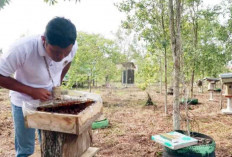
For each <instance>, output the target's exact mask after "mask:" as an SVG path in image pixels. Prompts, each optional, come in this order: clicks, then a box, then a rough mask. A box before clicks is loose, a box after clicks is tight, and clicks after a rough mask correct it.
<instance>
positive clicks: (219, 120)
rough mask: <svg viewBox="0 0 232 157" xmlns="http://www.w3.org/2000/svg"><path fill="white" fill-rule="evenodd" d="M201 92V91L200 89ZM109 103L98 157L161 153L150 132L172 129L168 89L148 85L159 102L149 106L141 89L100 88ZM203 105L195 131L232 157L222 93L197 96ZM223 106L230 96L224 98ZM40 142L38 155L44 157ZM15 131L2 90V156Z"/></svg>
mask: <svg viewBox="0 0 232 157" xmlns="http://www.w3.org/2000/svg"><path fill="white" fill-rule="evenodd" d="M195 91H196V90H195ZM93 92H95V93H98V94H101V96H102V98H103V101H104V115H105V117H107V118H108V119H109V121H110V125H109V127H108V128H105V129H97V130H93V142H94V146H95V147H99V148H100V151H99V152H98V153H97V155H96V157H109V156H110V157H138V156H144V157H154V156H155V157H159V156H162V148H163V147H162V146H161V145H159V144H157V143H155V142H153V141H151V139H150V138H151V135H155V134H160V133H164V132H169V131H172V130H173V126H172V95H168V115H165V114H164V93H162V94H160V93H159V92H158V91H157V90H156V89H152V88H151V89H149V94H150V96H151V98H152V100H153V102H154V104H155V106H145V104H146V102H147V94H146V92H145V91H142V90H140V89H138V88H136V87H130V88H97V89H93ZM194 98H197V99H198V101H199V103H200V104H197V105H191V106H190V107H189V116H190V128H191V131H194V132H200V133H202V134H205V135H208V136H210V137H212V138H213V139H214V140H215V142H216V156H217V157H230V156H232V149H231V148H232V142H231V140H232V120H231V119H232V115H223V114H221V112H220V105H219V102H220V94H219V93H215V94H214V101H208V99H209V93H208V92H207V91H205V92H204V93H197V92H196V94H195V95H194ZM223 104H224V105H223V108H225V107H226V99H225V98H223ZM180 109H181V113H182V114H181V129H182V130H186V116H185V107H184V105H181V106H180ZM38 151H39V145H38V141H36V153H35V155H33V156H36V155H37V156H39V155H38V154H39V153H38ZM14 153H15V152H14V131H13V122H12V116H11V105H10V101H9V98H8V90H5V89H0V157H4V156H5V157H11V156H12V157H13V156H14Z"/></svg>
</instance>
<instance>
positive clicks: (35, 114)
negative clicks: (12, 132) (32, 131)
mask: <svg viewBox="0 0 232 157" xmlns="http://www.w3.org/2000/svg"><path fill="white" fill-rule="evenodd" d="M45 106H46V105H45ZM102 109H103V105H102V102H98V101H95V102H93V103H92V104H90V106H87V107H86V108H85V109H84V110H82V111H81V112H79V113H78V114H76V115H75V114H66V113H62V114H61V113H50V112H44V111H38V110H36V109H34V110H27V109H23V112H24V119H25V125H26V127H29V128H36V129H41V130H48V131H56V132H62V133H69V134H76V135H80V134H82V133H83V132H84V131H85V130H86V129H87V128H89V127H90V126H91V124H92V122H94V121H95V120H96V119H97V118H98V117H100V115H101V114H102Z"/></svg>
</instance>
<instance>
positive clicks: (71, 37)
mask: <svg viewBox="0 0 232 157" xmlns="http://www.w3.org/2000/svg"><path fill="white" fill-rule="evenodd" d="M44 35H45V37H46V42H47V43H49V44H51V45H54V46H59V47H61V48H66V47H68V46H69V45H70V44H74V43H75V41H76V37H77V32H76V27H75V25H74V24H73V23H72V22H71V21H70V20H68V19H65V18H64V17H55V18H53V19H52V20H50V21H49V22H48V24H47V26H46V30H45V34H44Z"/></svg>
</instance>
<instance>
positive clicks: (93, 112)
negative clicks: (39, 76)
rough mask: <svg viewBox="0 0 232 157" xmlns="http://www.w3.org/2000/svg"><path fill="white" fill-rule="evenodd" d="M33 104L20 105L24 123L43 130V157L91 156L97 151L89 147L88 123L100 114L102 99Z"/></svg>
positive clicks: (90, 134)
mask: <svg viewBox="0 0 232 157" xmlns="http://www.w3.org/2000/svg"><path fill="white" fill-rule="evenodd" d="M32 106H33V105H32V104H27V102H26V103H25V104H24V105H23V112H24V118H25V125H26V126H27V127H28V128H36V129H41V130H42V131H41V133H42V136H41V140H42V141H41V156H42V157H84V156H85V157H90V156H93V155H94V154H95V153H96V152H97V151H98V149H97V148H93V147H91V145H92V129H91V125H92V123H93V122H94V121H95V120H96V119H97V118H98V117H100V115H101V114H102V108H103V105H102V102H100V101H93V100H89V99H88V100H85V101H82V100H62V101H61V100H59V101H58V100H56V101H50V102H45V103H43V104H41V103H40V104H36V105H35V104H34V106H36V107H32ZM86 153H87V154H88V153H90V155H86Z"/></svg>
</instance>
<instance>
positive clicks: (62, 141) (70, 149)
mask: <svg viewBox="0 0 232 157" xmlns="http://www.w3.org/2000/svg"><path fill="white" fill-rule="evenodd" d="M41 136H42V143H41V157H81V156H82V154H84V153H85V152H86V151H87V150H88V149H89V148H90V146H91V145H92V129H91V128H89V129H87V130H85V131H83V133H82V134H79V135H76V134H67V133H60V132H54V131H46V130H42V131H41ZM89 157H90V156H89Z"/></svg>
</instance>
